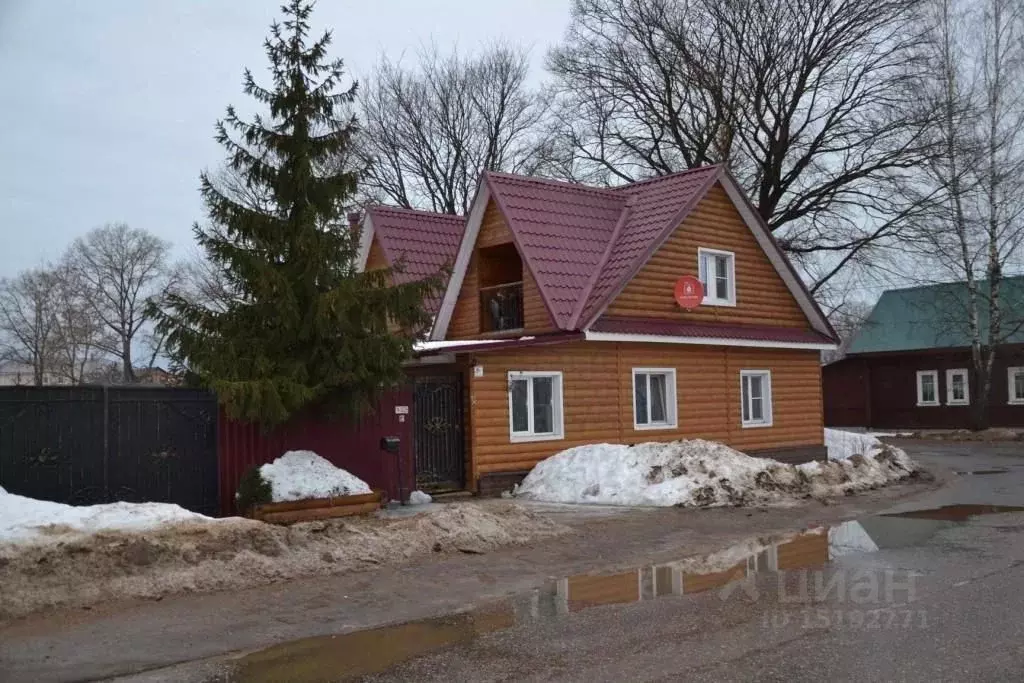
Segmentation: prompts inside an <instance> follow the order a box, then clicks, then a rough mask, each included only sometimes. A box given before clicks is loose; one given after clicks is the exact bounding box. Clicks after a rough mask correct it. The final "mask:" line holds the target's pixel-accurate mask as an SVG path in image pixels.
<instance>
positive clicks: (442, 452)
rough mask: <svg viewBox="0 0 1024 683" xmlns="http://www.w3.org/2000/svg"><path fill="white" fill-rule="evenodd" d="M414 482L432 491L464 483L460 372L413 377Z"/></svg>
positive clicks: (455, 488) (452, 487) (464, 458)
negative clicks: (414, 386) (456, 373)
mask: <svg viewBox="0 0 1024 683" xmlns="http://www.w3.org/2000/svg"><path fill="white" fill-rule="evenodd" d="M413 410H414V413H413V424H414V428H415V429H414V438H415V449H416V450H415V452H416V457H415V462H416V485H417V486H418V487H419V488H422V489H429V490H433V491H438V490H453V489H454V490H458V489H462V488H463V487H464V486H465V476H466V439H465V431H464V421H463V403H462V376H461V375H440V376H430V377H417V378H416V390H415V402H414V405H413Z"/></svg>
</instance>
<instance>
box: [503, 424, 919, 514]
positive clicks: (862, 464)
mask: <svg viewBox="0 0 1024 683" xmlns="http://www.w3.org/2000/svg"><path fill="white" fill-rule="evenodd" d="M866 450H868V451H869V452H868V453H865V454H862V455H853V454H852V453H851V457H848V458H846V459H844V460H841V461H831V462H825V463H820V462H811V463H805V464H803V465H798V466H793V465H785V464H783V463H780V462H778V461H775V460H769V459H767V458H754V457H751V456H749V455H746V454H744V453H741V452H739V451H737V450H734V449H732V448H729V447H728V446H726V445H724V444H720V443H716V442H712V441H704V440H701V439H693V440H689V441H675V442H671V443H644V444H638V445H636V446H623V445H613V444H596V445H591V446H578V447H576V448H570V449H569V450H566V451H562V452H561V453H558V454H556V455H554V456H552V457H550V458H548V459H547V460H544V461H542V462H540V463H539V464H538V465H537V466H536V467H534V468H533V470H532V471H531V472H530V474H528V475H527V476H526V478H525V479H524V480H523V483H522V484H521V485H520V487H519V488H518V489H517V490H516V494H515V495H516V496H518V497H521V498H526V499H529V500H537V501H544V502H549V503H583V504H596V505H638V506H659V507H667V506H673V505H675V506H682V507H714V506H722V505H766V504H780V503H787V502H793V501H795V500H797V499H801V498H810V497H813V498H831V497H835V496H840V495H846V494H848V493H853V492H856V491H863V490H867V489H871V488H876V487H878V486H883V485H885V484H889V483H892V482H896V481H900V480H903V479H906V478H908V477H911V476H913V475H914V474H915V473H916V472H917V465H916V464H915V463H914V462H913V461H912V460H910V458H909V457H907V455H906V453H904V452H903V451H900V450H899V449H896V448H892V447H890V446H884V445H883V446H881V448H879V449H873V448H869V449H866Z"/></svg>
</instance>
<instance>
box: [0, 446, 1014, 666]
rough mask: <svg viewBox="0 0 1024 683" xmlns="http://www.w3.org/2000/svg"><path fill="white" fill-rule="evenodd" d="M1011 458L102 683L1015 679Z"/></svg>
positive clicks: (917, 452)
mask: <svg viewBox="0 0 1024 683" xmlns="http://www.w3.org/2000/svg"><path fill="white" fill-rule="evenodd" d="M1022 446H1024V444H1013V445H1006V446H1002V445H1000V446H979V445H977V444H962V443H961V444H949V445H946V444H941V443H934V442H928V443H923V444H921V443H919V444H914V445H913V446H911V448H909V449H908V450H911V452H912V455H914V457H917V458H919V459H920V460H921V461H922V462H924V463H925V464H927V465H929V466H938V467H941V468H944V470H946V471H948V472H958V473H959V474H956V475H952V481H951V483H949V484H948V485H947V486H945V487H943V488H942V489H940V490H937V491H934V492H933V493H930V494H927V495H925V496H923V497H919V498H917V499H914V500H910V501H906V502H904V503H902V504H901V505H898V506H894V507H892V508H891V509H887V510H884V511H882V513H881V514H873V515H870V516H865V517H862V518H859V519H856V520H853V521H848V522H841V523H833V524H824V525H815V526H811V527H807V528H797V529H792V530H791V531H790V532H789V533H787V534H783V535H781V536H779V535H773V536H772V537H771V538H770V539H750V540H748V541H745V542H742V543H738V544H735V545H732V546H730V547H728V548H725V549H723V550H720V551H718V552H715V553H714V554H712V555H708V556H697V557H694V556H693V553H692V552H688V551H687V548H686V547H685V546H680V547H679V551H678V554H679V557H680V558H681V559H678V560H669V561H665V553H664V552H660V553H657V557H658V558H659V559H658V560H657V561H654V562H649V563H641V564H638V565H637V566H634V567H632V568H629V569H623V568H621V567H617V568H616V569H615V570H613V571H600V570H597V571H590V572H586V573H581V574H573V575H568V576H563V577H558V578H552V579H550V580H549V581H547V582H546V583H544V584H543V585H540V586H539V587H537V588H533V589H530V590H525V591H521V592H518V593H516V594H514V595H512V596H511V597H509V598H505V599H499V600H492V601H487V602H484V603H481V604H479V605H478V606H477V607H475V608H473V609H469V610H459V611H454V612H452V613H450V614H447V615H443V616H439V617H431V618H425V619H415V620H412V621H406V622H403V623H397V624H392V625H388V626H384V627H379V628H370V629H363V630H355V631H351V630H350V629H345V631H347V632H345V633H342V632H338V633H335V634H330V633H328V634H327V635H318V636H316V637H311V638H299V639H297V640H292V641H290V642H284V643H281V644H278V645H274V646H271V647H265V648H263V649H259V650H256V651H251V652H249V653H247V654H242V655H231V656H229V657H226V658H223V657H222V658H214V659H209V660H203V661H197V662H194V663H192V664H184V665H181V666H179V667H174V668H168V669H155V670H153V671H150V672H149V673H145V674H140V675H137V676H132V677H125V678H119V679H117V680H119V681H135V682H137V683H141V682H142V681H233V682H242V683H245V682H251V683H256V682H260V681H345V680H373V681H405V680H416V681H429V680H437V681H453V680H466V681H476V680H480V681H509V680H515V681H520V680H524V681H623V680H630V681H678V680H700V681H707V680H712V681H717V680H730V681H731V680H751V681H752V680H758V681H761V680H779V681H783V680H785V681H803V680H808V681H810V680H815V681H817V680H858V681H859V680H865V679H867V680H922V681H924V680H927V681H942V680H957V681H961V680H963V681H969V680H1021V679H1024V675H1022V672H1024V639H1022V638H1021V636H1022V635H1024V634H1022V631H1024V590H1021V588H1022V587H1024V514H1021V513H1022V512H1024V447H1022ZM708 514H717V513H708ZM660 550H662V551H663V550H664V548H660ZM653 556H654V554H653V553H652V557H653ZM439 590H442V591H443V587H441V586H439ZM344 597H345V598H348V596H347V595H346V596H344ZM410 598H411V596H410ZM271 642H273V641H271ZM109 645H110V647H112V648H116V647H118V643H116V642H111V643H110V644H109ZM2 652H3V644H2V643H0V653H2ZM0 660H2V657H0ZM140 661H141V660H140ZM0 663H2V662H0ZM31 666H33V667H36V668H34V669H29V668H25V669H23V671H24V672H25V674H27V673H28V672H29V671H35V672H37V673H38V672H40V671H45V670H46V669H45V667H40V665H38V664H32V665H31ZM2 670H3V667H2V666H0V672H2ZM63 674H64V675H60V676H52V675H47V676H46V679H47V680H91V679H93V678H95V677H90V676H78V677H76V676H75V672H74V671H69V670H67V669H64V670H63ZM0 678H3V677H2V676H0ZM11 680H36V679H35V678H32V677H31V676H30V675H24V674H23V675H22V676H21V677H20V678H19V677H17V676H15V677H14V678H12V679H11ZM111 680H113V679H111Z"/></svg>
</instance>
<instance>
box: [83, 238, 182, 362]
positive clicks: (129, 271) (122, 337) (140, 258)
mask: <svg viewBox="0 0 1024 683" xmlns="http://www.w3.org/2000/svg"><path fill="white" fill-rule="evenodd" d="M169 251H170V245H169V244H168V243H167V242H165V241H163V240H161V239H159V238H158V237H156V236H154V235H152V234H150V233H148V232H146V231H145V230H140V229H137V228H135V229H132V228H129V227H128V226H127V225H125V224H123V223H117V224H109V225H106V226H103V227H101V228H97V229H95V230H93V231H92V232H90V233H89V234H88V235H86V236H85V237H81V238H79V239H77V240H75V243H74V244H73V245H72V246H71V249H70V250H69V251H68V254H67V256H66V257H65V258H66V263H67V266H68V267H69V268H70V269H71V270H72V271H73V272H74V273H75V274H76V275H77V276H78V277H80V278H81V280H82V282H83V283H85V285H86V286H87V287H88V288H89V289H90V291H91V292H92V296H91V297H90V301H89V302H88V303H89V311H90V312H91V314H92V315H94V316H95V318H96V319H97V320H98V321H99V322H100V323H102V325H103V326H104V327H105V328H106V329H107V330H108V331H109V332H110V333H111V338H109V339H104V340H103V341H102V342H101V343H100V345H99V347H98V348H100V350H102V351H104V352H106V353H109V354H110V355H111V356H113V357H114V358H117V359H118V361H119V362H120V365H121V379H122V381H124V382H131V381H133V380H134V378H135V373H134V370H133V365H132V358H133V351H134V344H135V341H136V339H137V336H138V334H139V332H140V330H142V329H143V327H144V326H146V324H147V323H148V322H149V321H150V315H149V313H148V312H147V310H146V308H147V303H148V302H149V300H150V299H153V298H156V297H159V296H161V295H162V294H163V292H165V291H166V288H167V287H168V284H169V281H170V277H171V274H172V272H171V269H170V268H169V264H168V252H169Z"/></svg>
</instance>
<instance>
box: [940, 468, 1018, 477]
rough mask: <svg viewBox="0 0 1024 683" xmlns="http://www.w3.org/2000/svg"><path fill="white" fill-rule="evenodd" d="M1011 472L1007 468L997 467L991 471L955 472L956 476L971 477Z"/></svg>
mask: <svg viewBox="0 0 1024 683" xmlns="http://www.w3.org/2000/svg"><path fill="white" fill-rule="evenodd" d="M1009 471H1010V470H1009V469H1007V468H1005V467H996V468H993V469H989V470H954V474H959V475H960V476H970V475H972V474H1006V473H1007V472H1009Z"/></svg>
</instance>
